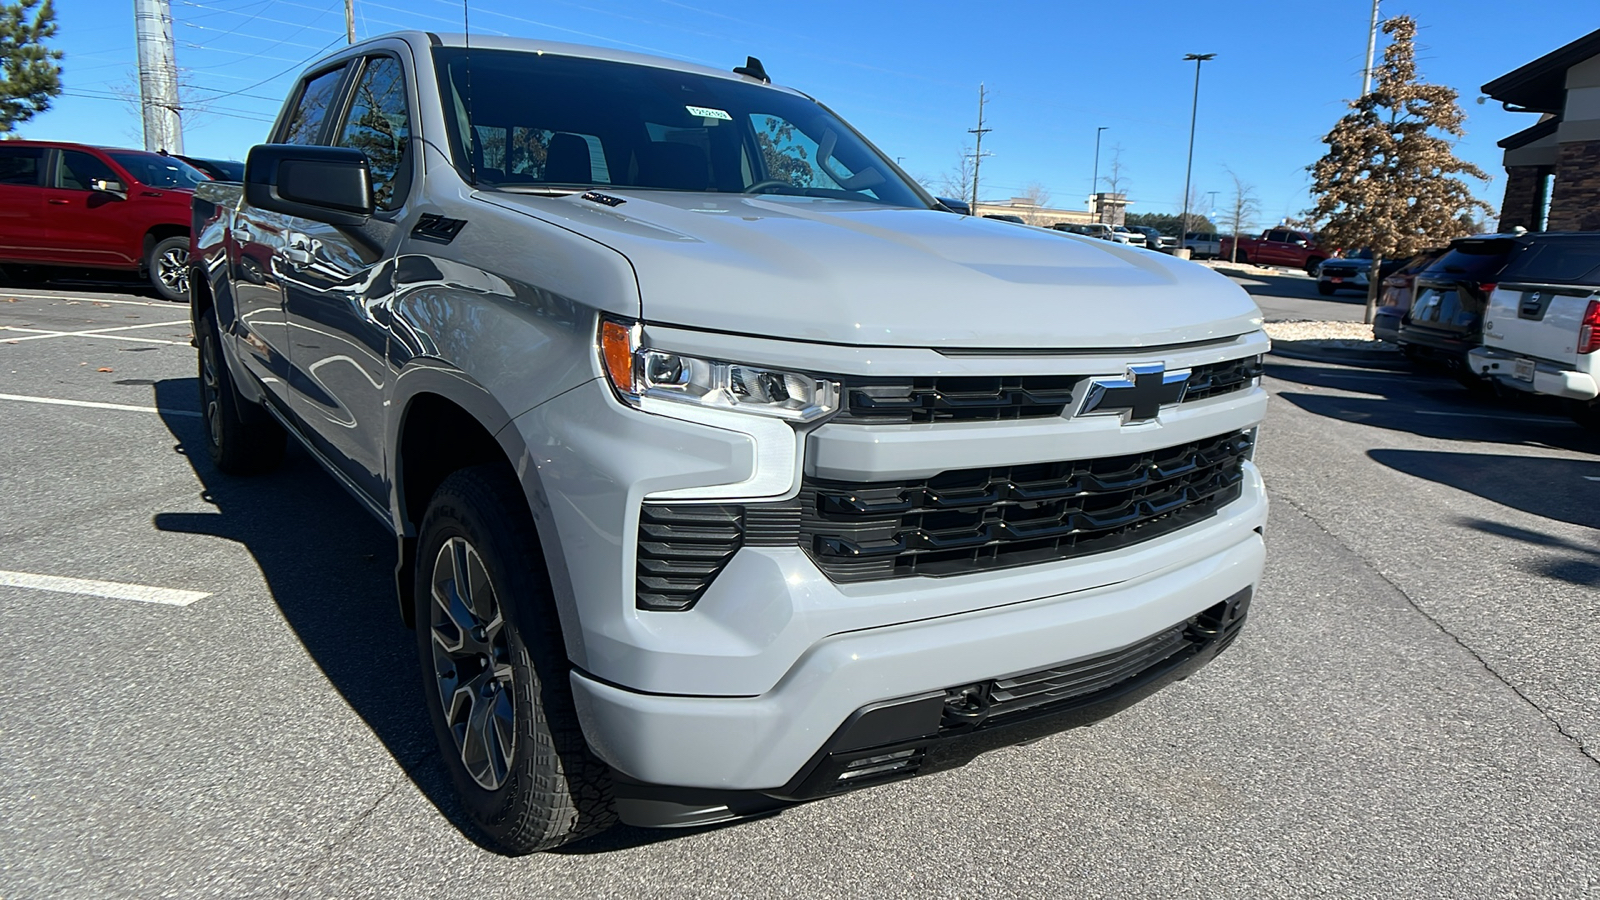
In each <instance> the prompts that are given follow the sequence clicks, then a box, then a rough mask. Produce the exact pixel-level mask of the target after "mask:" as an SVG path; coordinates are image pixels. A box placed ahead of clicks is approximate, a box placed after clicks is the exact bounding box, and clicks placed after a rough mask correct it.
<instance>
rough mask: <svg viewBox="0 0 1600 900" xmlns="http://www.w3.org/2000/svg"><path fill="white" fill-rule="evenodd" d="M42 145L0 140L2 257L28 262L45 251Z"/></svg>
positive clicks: (0, 243) (0, 229)
mask: <svg viewBox="0 0 1600 900" xmlns="http://www.w3.org/2000/svg"><path fill="white" fill-rule="evenodd" d="M45 159H46V157H45V149H44V148H43V147H14V146H13V147H8V146H6V145H5V144H4V143H0V259H10V260H17V261H19V262H25V261H29V260H37V259H39V258H40V254H41V253H43V252H44V248H45V245H46V238H45V228H44V223H45V216H44V210H45V203H44V175H45Z"/></svg>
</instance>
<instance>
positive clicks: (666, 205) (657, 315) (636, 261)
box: [477, 189, 1261, 349]
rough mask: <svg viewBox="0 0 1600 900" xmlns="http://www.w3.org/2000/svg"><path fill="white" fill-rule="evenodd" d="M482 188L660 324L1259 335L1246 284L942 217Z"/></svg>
mask: <svg viewBox="0 0 1600 900" xmlns="http://www.w3.org/2000/svg"><path fill="white" fill-rule="evenodd" d="M604 193H605V194H607V195H610V196H612V197H615V198H618V199H621V200H623V201H625V202H623V203H621V204H618V205H615V206H608V205H602V204H599V203H595V202H593V201H588V200H583V199H582V198H581V197H580V196H579V195H576V194H573V195H568V196H565V197H540V196H534V195H526V194H512V193H500V192H496V193H493V194H488V193H481V194H478V195H477V196H478V197H479V198H480V199H482V200H484V201H486V202H490V203H495V204H497V205H501V206H504V207H506V208H509V209H513V210H517V211H520V212H524V213H526V214H528V215H532V216H536V217H538V218H540V219H544V220H546V221H550V222H553V223H555V224H558V225H560V226H562V227H565V228H568V229H570V230H572V231H574V232H577V233H579V234H581V235H584V236H585V237H588V238H590V239H592V240H595V241H598V242H600V243H602V244H605V245H606V246H609V247H611V248H613V249H615V250H616V251H618V252H619V253H621V254H623V255H624V256H625V257H627V258H628V260H629V261H630V262H631V263H632V265H633V268H634V272H635V273H636V275H637V276H638V279H639V297H640V303H641V308H642V316H643V317H644V319H645V321H647V322H659V323H661V324H668V325H679V326H684V327H689V328H698V329H706V330H714V331H724V332H733V333H740V334H752V335H760V336H763V337H775V338H786V339H791V340H802V341H819V342H827V343H835V344H847V345H856V346H915V347H931V348H936V349H947V348H948V349H956V348H965V349H986V348H993V349H1070V348H1096V347H1118V348H1122V347H1140V346H1157V345H1165V344H1177V343H1188V342H1191V341H1204V340H1212V339H1218V338H1227V337H1232V336H1234V335H1238V334H1243V333H1246V332H1249V331H1254V330H1256V329H1257V328H1259V327H1260V324H1261V318H1260V317H1261V313H1260V311H1259V310H1258V309H1257V308H1256V305H1255V303H1254V302H1253V301H1252V300H1251V299H1250V297H1249V295H1248V294H1246V293H1245V292H1244V291H1243V290H1242V289H1240V288H1239V287H1238V286H1237V285H1235V284H1233V283H1232V282H1231V281H1229V280H1228V279H1227V278H1225V277H1223V276H1221V275H1218V274H1217V273H1215V272H1212V271H1211V270H1209V269H1207V268H1205V267H1203V266H1198V265H1195V264H1193V263H1189V262H1185V261H1183V260H1178V259H1175V258H1173V257H1170V256H1164V255H1161V254H1156V253H1151V252H1148V251H1145V250H1137V249H1133V248H1130V247H1127V246H1119V245H1117V244H1113V243H1110V242H1107V241H1102V240H1096V239H1094V238H1089V237H1084V236H1080V235H1072V234H1066V233H1062V232H1056V231H1049V230H1046V229H1042V228H1029V227H1025V226H1019V225H1016V224H1013V223H1008V222H996V221H991V220H987V219H982V218H975V217H971V216H958V215H954V214H951V213H947V212H937V211H933V210H912V209H901V208H893V207H881V206H874V205H871V204H865V203H857V202H851V201H844V200H822V199H813V198H804V197H774V196H727V195H721V194H703V193H679V192H670V191H633V190H625V189H608V190H605V191H604Z"/></svg>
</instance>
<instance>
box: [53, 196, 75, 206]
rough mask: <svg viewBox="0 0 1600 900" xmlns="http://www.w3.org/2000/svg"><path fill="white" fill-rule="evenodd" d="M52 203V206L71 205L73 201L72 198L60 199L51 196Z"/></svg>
mask: <svg viewBox="0 0 1600 900" xmlns="http://www.w3.org/2000/svg"><path fill="white" fill-rule="evenodd" d="M50 205H51V206H71V205H72V201H71V200H61V199H58V198H56V197H51V198H50Z"/></svg>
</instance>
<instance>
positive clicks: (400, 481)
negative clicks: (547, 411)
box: [389, 358, 582, 665]
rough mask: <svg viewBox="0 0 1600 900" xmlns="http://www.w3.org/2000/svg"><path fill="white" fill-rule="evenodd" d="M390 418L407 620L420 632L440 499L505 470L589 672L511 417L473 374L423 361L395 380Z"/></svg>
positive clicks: (576, 654) (570, 641)
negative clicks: (478, 469)
mask: <svg viewBox="0 0 1600 900" xmlns="http://www.w3.org/2000/svg"><path fill="white" fill-rule="evenodd" d="M391 403H392V405H393V407H394V408H395V409H396V410H397V412H396V413H395V414H394V415H392V416H391V417H390V422H391V423H392V424H391V429H390V431H391V433H390V441H389V447H390V448H391V457H390V458H391V464H390V472H391V479H390V481H391V485H392V487H391V490H390V511H391V515H392V516H393V517H394V523H395V535H396V538H397V541H398V551H399V552H398V560H397V562H396V569H395V584H396V590H397V593H398V597H399V600H400V614H401V617H402V618H403V619H404V620H405V622H406V624H407V625H408V626H414V625H415V622H414V621H413V620H414V615H413V603H412V600H413V597H412V576H413V573H414V567H415V565H416V562H417V561H416V546H417V538H418V537H419V535H418V529H419V528H420V527H421V525H422V518H423V515H424V514H425V513H426V511H427V508H428V502H429V500H430V499H431V498H432V496H433V492H434V491H435V490H436V489H437V488H438V486H439V485H440V484H441V483H443V481H444V479H445V478H446V477H448V476H449V475H450V473H452V472H455V471H458V470H460V469H462V468H466V467H468V466H473V465H485V464H488V465H503V466H506V467H507V468H508V469H509V471H510V472H511V474H512V475H513V477H515V478H516V480H517V482H518V484H520V485H521V487H522V492H523V496H522V497H521V498H519V499H520V500H521V501H522V502H523V503H526V504H527V505H528V509H529V511H530V513H531V514H532V516H533V522H534V530H535V532H536V534H537V536H538V539H539V548H540V552H541V554H542V555H543V559H542V562H543V563H544V568H545V573H546V575H547V577H548V579H549V582H550V589H551V592H552V594H553V595H554V597H555V601H556V609H557V613H558V615H559V616H560V620H561V631H562V636H563V640H564V642H565V645H566V648H567V655H568V658H569V659H571V660H572V661H573V662H576V663H578V664H580V665H581V664H582V629H581V628H580V627H579V624H578V618H577V610H576V606H575V603H574V601H573V591H572V586H571V580H570V579H569V578H568V576H567V572H566V563H565V560H564V557H563V556H562V552H561V547H560V544H559V535H558V534H557V532H556V530H555V528H554V527H552V526H551V524H550V517H549V512H548V510H547V509H545V508H543V506H542V498H543V497H544V492H543V490H542V488H541V486H540V483H539V470H538V467H537V465H536V464H535V461H534V458H533V456H532V454H530V453H529V451H528V447H527V446H526V444H524V442H523V439H522V435H521V433H520V432H519V431H518V430H517V429H516V428H511V427H508V426H509V425H510V424H511V416H510V415H509V414H508V413H507V412H506V410H505V409H504V408H503V407H502V406H501V405H500V403H499V401H497V400H496V399H495V398H494V396H493V395H492V394H490V392H489V391H488V390H487V389H486V388H484V387H483V386H482V385H481V384H479V383H478V382H477V381H476V380H474V379H473V378H472V377H471V376H470V375H468V374H467V373H466V372H463V371H461V370H460V369H457V368H455V367H453V366H450V365H448V364H447V363H444V362H442V361H440V360H436V359H429V358H424V359H416V360H412V362H411V363H410V364H408V365H407V367H406V369H405V370H404V371H402V372H401V373H400V375H399V376H398V377H397V378H396V379H395V389H394V393H393V395H392V399H391Z"/></svg>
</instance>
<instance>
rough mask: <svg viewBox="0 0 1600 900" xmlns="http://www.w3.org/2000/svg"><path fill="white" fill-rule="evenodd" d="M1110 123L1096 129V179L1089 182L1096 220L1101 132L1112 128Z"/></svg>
mask: <svg viewBox="0 0 1600 900" xmlns="http://www.w3.org/2000/svg"><path fill="white" fill-rule="evenodd" d="M1110 127H1111V126H1110V125H1101V126H1100V127H1099V128H1096V129H1095V130H1094V180H1093V181H1091V182H1089V202H1090V203H1092V204H1094V220H1095V221H1096V222H1098V221H1100V204H1098V203H1095V199H1094V195H1095V193H1096V192H1098V191H1099V189H1100V133H1101V132H1103V131H1105V130H1106V129H1107V128H1110Z"/></svg>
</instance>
